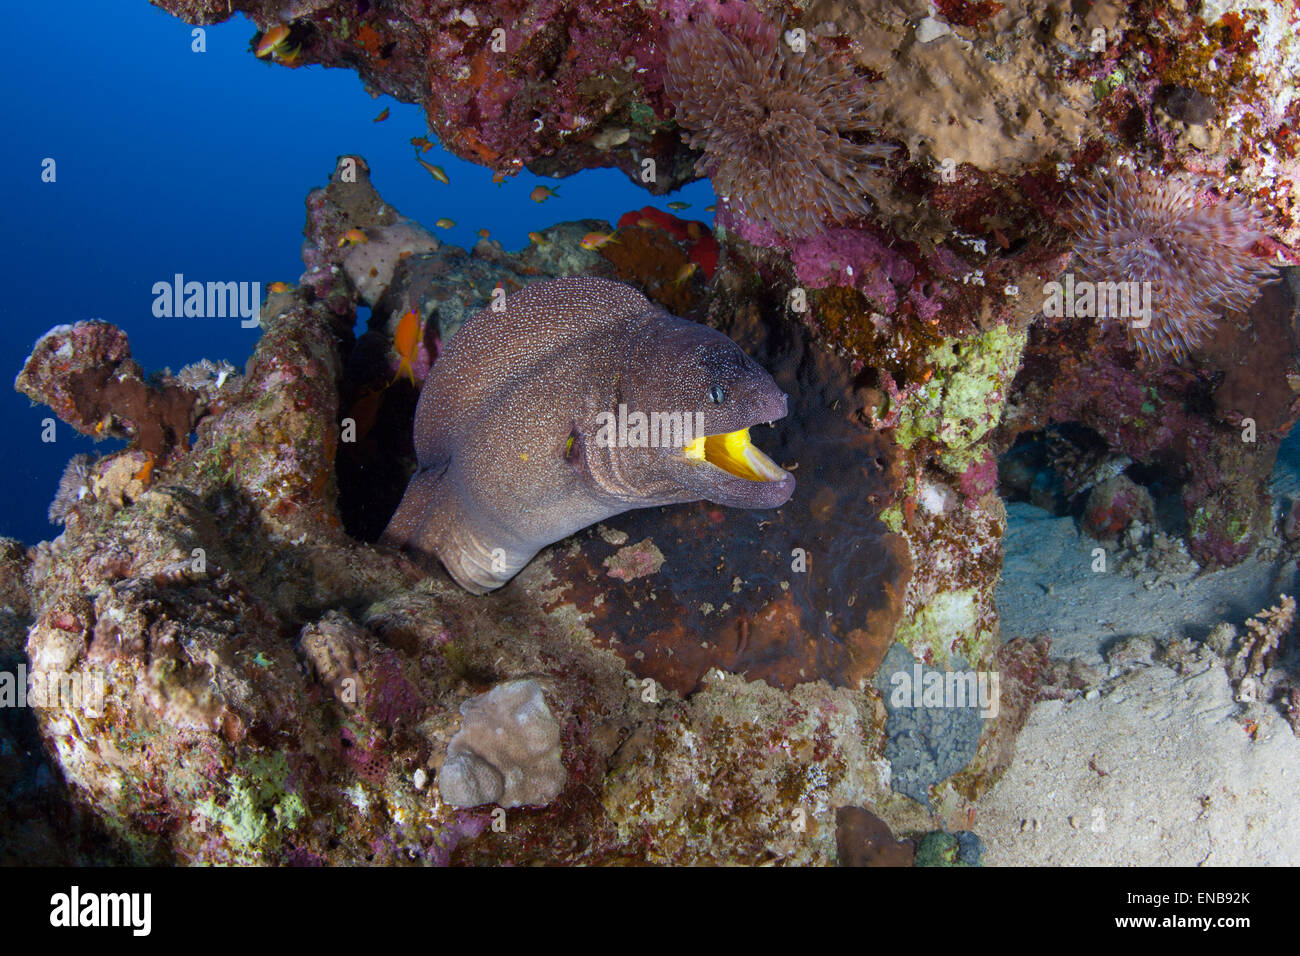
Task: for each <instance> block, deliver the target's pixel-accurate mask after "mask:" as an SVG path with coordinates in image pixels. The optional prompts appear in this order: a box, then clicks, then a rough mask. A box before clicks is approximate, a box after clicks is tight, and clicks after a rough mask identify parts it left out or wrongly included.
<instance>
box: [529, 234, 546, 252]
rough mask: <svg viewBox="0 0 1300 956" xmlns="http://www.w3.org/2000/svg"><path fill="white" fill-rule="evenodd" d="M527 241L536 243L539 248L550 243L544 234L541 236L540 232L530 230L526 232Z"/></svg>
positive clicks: (543, 247)
mask: <svg viewBox="0 0 1300 956" xmlns="http://www.w3.org/2000/svg"><path fill="white" fill-rule="evenodd" d="M528 241H529V242H534V243H536V244H537V247H538V248H539V249H545V248H546V247H547V246H549V245H550V244H551V242H550V240H549V239H547V238H546V237H545V236H543V235H542V234H541V233H540V232H530V233H529V234H528Z"/></svg>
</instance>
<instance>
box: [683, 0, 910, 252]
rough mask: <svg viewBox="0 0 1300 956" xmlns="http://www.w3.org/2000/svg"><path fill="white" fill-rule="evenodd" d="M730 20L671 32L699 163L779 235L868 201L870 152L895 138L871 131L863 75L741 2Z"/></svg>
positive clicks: (860, 211) (800, 232)
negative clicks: (871, 136) (870, 137)
mask: <svg viewBox="0 0 1300 956" xmlns="http://www.w3.org/2000/svg"><path fill="white" fill-rule="evenodd" d="M737 15H738V17H739V20H738V22H737V24H736V25H735V26H733V27H729V28H727V29H726V30H724V29H722V28H720V27H719V26H718V24H717V23H716V22H714V21H707V22H706V21H701V22H697V23H692V24H688V25H685V26H683V27H682V28H681V29H679V30H677V31H676V32H674V33H673V34H672V36H670V37H669V39H668V44H667V61H668V76H667V78H666V83H665V85H666V88H667V90H668V94H669V96H670V97H671V99H672V100H673V102H674V104H675V105H676V118H677V122H678V124H679V125H680V126H682V127H684V128H685V129H686V130H687V131H688V134H687V136H686V142H687V143H688V144H689V145H690V146H691V147H692V148H694V149H699V150H702V151H703V153H704V155H703V156H702V157H701V158H700V159H699V160H698V162H697V163H696V172H697V173H699V174H701V175H704V176H708V177H710V178H711V179H712V180H713V186H714V189H715V190H716V191H717V192H718V195H720V196H722V197H723V198H724V199H726V200H727V201H728V202H729V203H730V204H731V205H732V207H733V208H734V209H735V210H736V212H738V213H739V214H740V215H742V216H744V217H745V218H748V219H757V220H761V221H762V222H765V223H767V224H768V225H770V226H771V227H772V228H774V229H776V230H777V231H778V232H781V233H783V234H785V235H787V236H806V235H809V234H812V233H815V232H818V231H819V230H820V229H821V227H822V223H823V222H825V221H827V220H830V221H834V222H843V221H845V220H848V219H853V218H857V217H861V216H865V215H867V214H868V213H870V211H871V202H870V198H869V194H871V193H873V192H874V193H878V192H879V191H880V180H879V175H878V172H879V166H878V165H876V164H874V161H875V160H877V159H879V158H881V157H884V156H887V155H888V154H889V153H890V152H891V149H890V147H887V146H884V145H882V144H880V143H872V142H870V141H867V134H868V126H867V124H866V122H865V120H864V119H863V118H862V117H863V116H865V114H866V108H867V96H866V92H865V85H864V83H863V82H862V81H861V80H859V79H858V77H857V76H855V75H854V73H853V70H852V69H851V68H850V67H849V66H847V65H846V64H843V63H840V62H838V61H836V60H833V59H830V58H829V57H827V56H825V55H823V54H822V53H821V51H820V50H819V49H818V47H817V44H816V42H815V41H814V40H813V39H812V38H811V37H807V38H806V43H804V44H801V45H800V47H804V46H806V49H803V52H798V49H799V48H797V47H796V46H794V45H792V44H791V43H790V42H789V40H788V39H786V38H783V36H782V32H783V31H782V29H781V28H780V27H778V26H776V25H775V24H772V23H770V22H768V21H767V20H765V19H764V18H763V17H762V15H761V14H759V13H757V12H755V11H753V10H752V9H751V8H749V7H741V8H739V9H738V10H737Z"/></svg>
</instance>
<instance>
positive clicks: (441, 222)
mask: <svg viewBox="0 0 1300 956" xmlns="http://www.w3.org/2000/svg"><path fill="white" fill-rule="evenodd" d="M433 224H434V225H435V226H437V227H438V228H439V229H450V228H452V227H453V226H454V225H456V220H455V219H447V218H442V219H436V220H434V223H433Z"/></svg>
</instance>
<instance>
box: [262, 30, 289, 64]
mask: <svg viewBox="0 0 1300 956" xmlns="http://www.w3.org/2000/svg"><path fill="white" fill-rule="evenodd" d="M288 39H289V28H288V27H287V26H286V25H285V24H283V23H280V24H277V25H276V26H273V27H271V29H269V30H267V31H266V32H265V33H263V34H262V39H261V40H260V41H259V42H258V44H257V49H256V50H255V51H254V52H255V53H256V54H257V55H258V56H260V57H262V58H263V59H265V58H266V57H268V56H270V55H271V54H273V53H281V52H283V50H284V46H285V43H286V42H287V41H288Z"/></svg>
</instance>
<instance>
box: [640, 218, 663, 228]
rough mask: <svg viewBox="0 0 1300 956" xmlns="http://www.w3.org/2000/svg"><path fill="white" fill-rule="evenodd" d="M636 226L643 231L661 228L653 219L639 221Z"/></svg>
mask: <svg viewBox="0 0 1300 956" xmlns="http://www.w3.org/2000/svg"><path fill="white" fill-rule="evenodd" d="M636 224H637V225H638V226H640V227H641V228H642V229H658V228H659V223H657V222H655V221H654V220H653V219H638V220H637V221H636Z"/></svg>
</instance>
